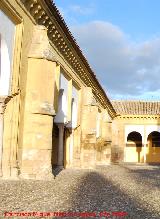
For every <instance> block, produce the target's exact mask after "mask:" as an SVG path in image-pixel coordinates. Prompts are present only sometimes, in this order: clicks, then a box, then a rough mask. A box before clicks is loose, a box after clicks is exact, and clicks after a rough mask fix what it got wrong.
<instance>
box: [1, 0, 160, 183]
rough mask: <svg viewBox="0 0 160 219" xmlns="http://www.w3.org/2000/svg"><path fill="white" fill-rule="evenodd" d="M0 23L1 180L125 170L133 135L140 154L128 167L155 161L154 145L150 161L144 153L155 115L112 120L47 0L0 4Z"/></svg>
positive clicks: (110, 108) (113, 111)
mask: <svg viewBox="0 0 160 219" xmlns="http://www.w3.org/2000/svg"><path fill="white" fill-rule="evenodd" d="M0 21H1V25H0V175H1V176H2V177H3V178H10V177H11V178H31V179H44V178H45V179H48V178H52V176H53V175H52V169H53V168H54V167H56V166H59V167H62V168H63V167H65V168H68V167H81V168H93V167H95V165H98V164H106V163H110V162H111V161H113V162H119V161H127V162H130V158H129V157H132V156H131V154H133V151H134V153H135V155H134V157H136V156H137V151H136V150H138V149H139V148H140V147H139V146H135V145H134V146H133V147H132V148H131V149H128V148H127V147H126V144H127V143H128V141H129V140H130V141H132V140H133V136H132V134H131V136H130V137H128V135H129V134H130V133H131V132H136V131H137V130H141V131H140V132H139V133H140V135H141V137H142V147H141V153H139V155H138V158H133V159H131V160H132V161H133V162H147V161H150V160H151V161H156V162H159V161H160V159H159V157H160V155H159V153H160V152H159V148H158V144H159V143H157V142H155V141H154V144H156V146H155V147H156V151H157V152H156V153H157V155H156V157H155V156H154V155H151V154H154V153H155V150H154V149H153V148H152V146H150V147H151V149H153V153H152V152H150V155H147V152H146V151H147V146H146V147H144V145H146V144H147V143H146V142H147V141H146V136H147V135H148V136H149V135H150V133H152V132H156V133H153V135H154V137H153V136H152V134H151V135H150V136H149V139H153V138H155V139H156V138H158V137H157V132H158V131H159V126H158V118H159V116H157V115H158V113H159V112H158V111H157V112H156V114H155V115H152V113H150V114H147V115H140V114H138V115H137V116H136V118H135V117H134V116H133V117H132V118H130V117H131V116H132V115H131V114H130V115H129V116H128V115H123V113H122V114H119V111H118V110H117V108H116V106H115V104H114V103H113V102H111V101H110V100H109V99H108V97H107V96H106V94H105V92H104V90H103V88H102V87H101V85H100V83H99V82H98V80H97V78H96V76H95V74H94V72H93V71H92V69H91V67H90V66H89V64H88V62H87V60H86V59H85V57H84V56H83V54H82V52H81V50H80V48H79V47H78V45H77V43H76V41H75V40H74V38H73V36H72V34H71V33H70V31H69V29H68V27H67V25H66V24H65V22H64V20H63V18H62V17H61V15H60V14H59V11H58V10H57V8H56V6H55V4H54V3H53V2H52V1H51V0H1V1H0ZM146 117H147V119H146ZM153 117H154V118H153ZM148 124H150V126H148ZM151 126H152V128H151ZM124 127H125V128H124ZM134 127H136V128H134ZM147 127H149V128H147ZM146 130H148V131H146ZM143 133H145V134H144V135H143ZM133 134H135V133H133ZM144 136H145V137H144ZM135 138H136V141H138V143H137V145H138V144H139V141H140V140H139V139H140V137H135ZM137 139H138V140H137ZM150 142H152V140H150ZM132 144H134V142H133V141H132ZM151 144H152V143H150V145H151ZM148 147H149V146H148ZM135 148H136V149H135ZM137 148H138V149H137ZM144 151H145V153H144Z"/></svg>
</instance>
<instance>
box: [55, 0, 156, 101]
mask: <svg viewBox="0 0 160 219" xmlns="http://www.w3.org/2000/svg"><path fill="white" fill-rule="evenodd" d="M55 3H56V5H57V7H58V8H59V10H60V12H61V13H62V15H63V17H64V19H65V21H66V23H67V24H68V26H69V28H70V30H71V32H72V33H73V35H74V36H75V38H76V40H77V42H78V44H79V45H80V47H81V48H82V51H83V53H84V55H85V56H86V58H87V59H88V61H89V63H90V65H91V67H92V69H93V70H94V71H95V73H96V74H97V77H98V78H99V81H100V82H101V83H102V86H103V88H104V89H105V90H106V92H107V94H108V95H109V97H111V98H113V99H148V100H150V99H151V100H156V99H158V100H159V99H160V95H159V94H160V80H159V77H160V76H159V75H160V13H159V9H160V0H55Z"/></svg>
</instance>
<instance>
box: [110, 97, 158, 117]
mask: <svg viewBox="0 0 160 219" xmlns="http://www.w3.org/2000/svg"><path fill="white" fill-rule="evenodd" d="M111 102H112V105H113V107H114V109H115V111H116V113H117V114H120V115H159V114H160V101H134V100H112V101H111Z"/></svg>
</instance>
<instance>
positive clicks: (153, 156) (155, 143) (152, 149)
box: [146, 131, 160, 163]
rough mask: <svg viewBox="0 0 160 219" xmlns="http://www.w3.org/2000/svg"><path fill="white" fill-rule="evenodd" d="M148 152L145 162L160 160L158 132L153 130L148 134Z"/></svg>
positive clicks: (159, 134)
mask: <svg viewBox="0 0 160 219" xmlns="http://www.w3.org/2000/svg"><path fill="white" fill-rule="evenodd" d="M147 143H148V153H147V158H146V159H147V162H149V163H154V162H155V163H157V162H160V132H158V131H153V132H151V133H150V134H149V135H148V138H147Z"/></svg>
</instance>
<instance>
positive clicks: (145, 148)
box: [144, 143, 147, 163]
mask: <svg viewBox="0 0 160 219" xmlns="http://www.w3.org/2000/svg"><path fill="white" fill-rule="evenodd" d="M146 151H147V145H146V143H144V163H146Z"/></svg>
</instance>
